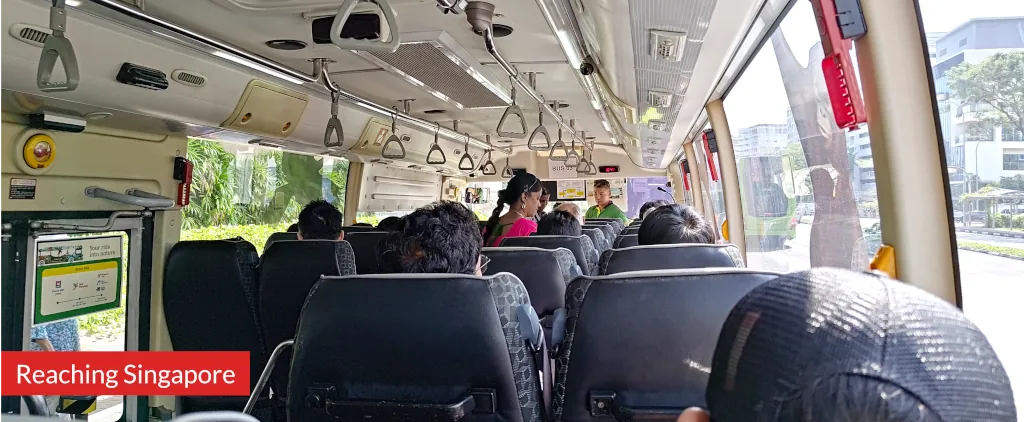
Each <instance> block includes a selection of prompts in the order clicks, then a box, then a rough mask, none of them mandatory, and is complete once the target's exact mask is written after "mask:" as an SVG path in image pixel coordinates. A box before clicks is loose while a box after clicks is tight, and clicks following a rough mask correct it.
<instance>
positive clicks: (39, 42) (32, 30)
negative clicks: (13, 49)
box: [9, 23, 52, 48]
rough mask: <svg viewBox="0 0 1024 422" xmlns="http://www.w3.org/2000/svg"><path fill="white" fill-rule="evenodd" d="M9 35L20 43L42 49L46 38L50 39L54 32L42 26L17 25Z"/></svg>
mask: <svg viewBox="0 0 1024 422" xmlns="http://www.w3.org/2000/svg"><path fill="white" fill-rule="evenodd" d="M9 33H10V34H11V36H12V37H14V38H15V39H17V40H18V41H21V42H23V43H26V44H31V45H34V46H36V47H40V48H42V47H43V43H45V42H46V37H49V36H50V34H51V33H52V32H50V30H49V29H47V28H43V27H41V26H35V25H28V24H24V23H16V24H14V25H11V29H10V31H9Z"/></svg>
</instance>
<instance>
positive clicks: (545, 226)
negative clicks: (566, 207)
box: [537, 211, 583, 236]
mask: <svg viewBox="0 0 1024 422" xmlns="http://www.w3.org/2000/svg"><path fill="white" fill-rule="evenodd" d="M537 234H541V235H561V236H580V235H581V234H583V232H582V227H581V226H580V220H578V219H576V216H574V215H572V214H571V213H569V212H568V211H553V212H550V213H548V214H547V215H545V216H544V218H541V219H540V222H538V223H537Z"/></svg>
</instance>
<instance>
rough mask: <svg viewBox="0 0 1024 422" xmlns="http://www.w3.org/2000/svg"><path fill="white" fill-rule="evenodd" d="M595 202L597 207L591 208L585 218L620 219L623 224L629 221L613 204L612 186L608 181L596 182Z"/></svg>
mask: <svg viewBox="0 0 1024 422" xmlns="http://www.w3.org/2000/svg"><path fill="white" fill-rule="evenodd" d="M594 201H597V205H594V206H592V207H590V209H589V210H587V214H586V215H585V216H584V218H618V219H619V220H622V222H623V223H626V222H628V221H629V218H628V217H626V213H624V212H622V210H621V209H619V207H618V206H616V205H615V204H613V203H612V186H611V184H609V183H608V181H607V180H604V179H601V180H596V181H594Z"/></svg>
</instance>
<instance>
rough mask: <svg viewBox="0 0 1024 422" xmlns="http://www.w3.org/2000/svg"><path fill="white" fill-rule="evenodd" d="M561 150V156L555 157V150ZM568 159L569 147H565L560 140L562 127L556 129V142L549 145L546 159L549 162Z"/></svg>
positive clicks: (563, 142)
mask: <svg viewBox="0 0 1024 422" xmlns="http://www.w3.org/2000/svg"><path fill="white" fill-rule="evenodd" d="M559 149H561V150H562V155H558V156H556V155H555V151H556V150H559ZM568 158H569V147H568V146H566V145H565V141H563V140H562V127H561V126H559V127H558V140H557V141H555V143H554V144H552V145H551V149H550V150H548V159H549V160H551V161H565V160H567V159H568Z"/></svg>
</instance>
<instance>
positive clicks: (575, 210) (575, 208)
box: [555, 202, 583, 222]
mask: <svg viewBox="0 0 1024 422" xmlns="http://www.w3.org/2000/svg"><path fill="white" fill-rule="evenodd" d="M555 211H565V212H567V213H569V214H572V216H573V217H575V218H576V219H577V220H579V221H580V222H582V221H583V211H582V210H580V206H579V205H576V204H574V203H572V202H566V203H563V204H558V206H556V207H555Z"/></svg>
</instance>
